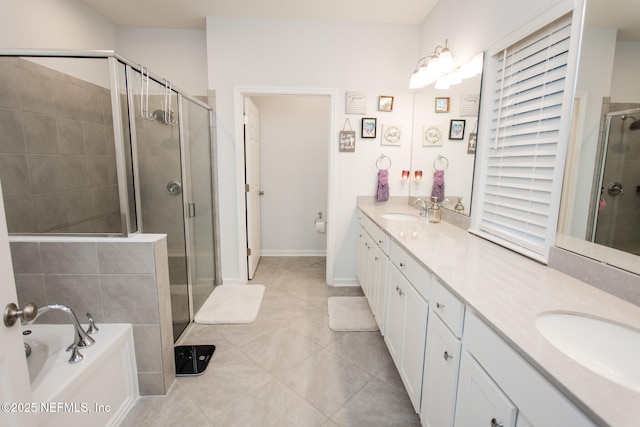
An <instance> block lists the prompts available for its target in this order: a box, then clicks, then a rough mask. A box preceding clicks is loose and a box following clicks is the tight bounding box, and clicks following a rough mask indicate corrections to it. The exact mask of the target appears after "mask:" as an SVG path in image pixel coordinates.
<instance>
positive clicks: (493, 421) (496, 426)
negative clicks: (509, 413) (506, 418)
mask: <svg viewBox="0 0 640 427" xmlns="http://www.w3.org/2000/svg"><path fill="white" fill-rule="evenodd" d="M491 427H504V424H502V423H499V422H498V421H497V420H496V419H495V418H492V419H491Z"/></svg>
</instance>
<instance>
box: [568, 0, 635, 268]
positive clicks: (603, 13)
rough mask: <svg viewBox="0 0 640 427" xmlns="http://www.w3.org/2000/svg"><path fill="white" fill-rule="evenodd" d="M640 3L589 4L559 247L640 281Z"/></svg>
mask: <svg viewBox="0 0 640 427" xmlns="http://www.w3.org/2000/svg"><path fill="white" fill-rule="evenodd" d="M639 67H640V3H638V2H627V1H624V0H615V1H613V0H588V1H587V7H586V13H585V24H584V31H583V37H582V48H581V53H580V59H579V64H578V75H577V82H576V97H575V102H574V116H573V123H572V134H571V141H570V144H569V150H568V153H567V163H566V168H565V177H564V187H563V194H562V202H561V212H560V218H559V224H558V236H557V241H556V245H557V246H558V247H562V248H564V249H567V250H570V251H572V252H577V253H580V254H582V255H585V256H588V257H590V258H594V259H597V260H600V261H603V262H606V263H608V264H611V265H614V266H617V267H619V268H622V269H624V270H627V271H632V272H634V273H636V274H640V258H639V257H638V255H640V85H638V79H637V76H638V69H640V68H639Z"/></svg>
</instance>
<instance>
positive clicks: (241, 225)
mask: <svg viewBox="0 0 640 427" xmlns="http://www.w3.org/2000/svg"><path fill="white" fill-rule="evenodd" d="M259 95H273V96H278V95H283V96H287V95H304V96H328V97H329V108H330V114H329V135H330V136H331V137H330V139H329V141H327V150H328V153H329V156H328V158H329V165H328V176H329V179H328V182H327V218H328V219H331V218H332V215H333V213H334V202H333V199H334V194H335V192H334V190H335V189H334V187H335V185H336V183H335V182H334V181H333V176H334V174H333V173H332V172H333V168H334V164H335V158H334V156H335V151H336V150H334V149H333V143H332V142H333V135H335V133H336V131H335V129H336V127H335V126H336V111H337V110H336V103H337V91H336V89H331V88H327V89H323V88H288V87H269V86H234V88H233V100H234V132H235V151H236V209H237V216H238V272H239V274H238V276H239V277H238V280H239V282H240V283H247V282H248V279H247V278H248V274H249V273H248V266H247V243H246V242H247V229H246V223H247V206H246V200H245V188H244V184H245V182H244V181H245V178H244V177H245V159H244V118H243V111H244V98H245V97H246V96H259ZM334 224H335V221H331V220H329V221H327V268H326V282H327V284H328V285H333V271H334V257H335V249H334V246H335V244H334V241H335V237H334V236H335V230H334Z"/></svg>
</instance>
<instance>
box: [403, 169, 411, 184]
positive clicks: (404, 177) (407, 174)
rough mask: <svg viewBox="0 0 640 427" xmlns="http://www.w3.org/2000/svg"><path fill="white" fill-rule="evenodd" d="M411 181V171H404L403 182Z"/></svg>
mask: <svg viewBox="0 0 640 427" xmlns="http://www.w3.org/2000/svg"><path fill="white" fill-rule="evenodd" d="M405 181H409V171H402V182H405Z"/></svg>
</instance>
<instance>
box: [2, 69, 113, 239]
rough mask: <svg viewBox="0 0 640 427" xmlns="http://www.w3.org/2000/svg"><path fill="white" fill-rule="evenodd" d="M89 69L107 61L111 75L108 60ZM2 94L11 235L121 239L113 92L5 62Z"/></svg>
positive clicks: (5, 183) (4, 168)
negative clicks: (91, 235)
mask: <svg viewBox="0 0 640 427" xmlns="http://www.w3.org/2000/svg"><path fill="white" fill-rule="evenodd" d="M69 60H72V59H69ZM75 60H76V61H81V60H78V59H75ZM85 61H92V62H91V63H90V64H89V63H86V62H85V63H83V65H90V66H98V65H101V63H98V62H97V61H104V64H103V65H104V73H105V74H106V73H107V70H108V69H107V63H106V59H91V60H85ZM79 68H82V67H79ZM107 76H108V74H107ZM0 92H1V93H2V96H0V180H1V181H2V188H3V193H4V198H5V199H4V204H5V210H6V213H7V225H8V228H9V232H10V233H43V232H58V233H60V232H69V233H86V232H99V233H106V232H120V231H121V225H120V213H119V210H120V207H119V200H118V190H117V179H116V162H115V148H114V137H113V120H112V112H111V98H110V92H109V90H108V89H107V88H104V87H102V86H99V85H96V84H93V83H89V82H87V81H85V80H81V79H78V78H75V77H72V76H70V75H68V74H65V73H61V72H59V71H55V70H53V69H51V68H48V67H45V66H43V65H40V64H36V63H35V62H31V61H28V60H25V59H22V58H16V57H0Z"/></svg>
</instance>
